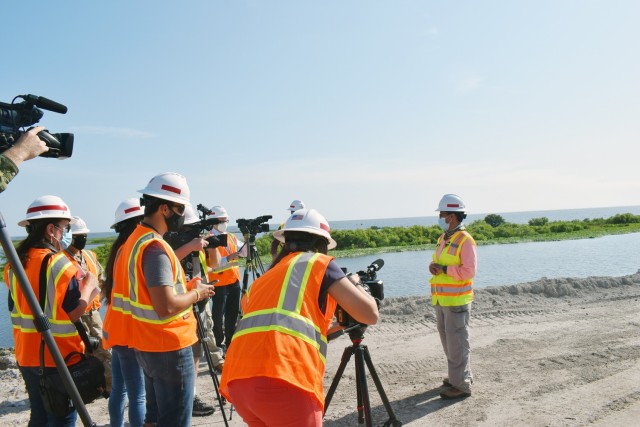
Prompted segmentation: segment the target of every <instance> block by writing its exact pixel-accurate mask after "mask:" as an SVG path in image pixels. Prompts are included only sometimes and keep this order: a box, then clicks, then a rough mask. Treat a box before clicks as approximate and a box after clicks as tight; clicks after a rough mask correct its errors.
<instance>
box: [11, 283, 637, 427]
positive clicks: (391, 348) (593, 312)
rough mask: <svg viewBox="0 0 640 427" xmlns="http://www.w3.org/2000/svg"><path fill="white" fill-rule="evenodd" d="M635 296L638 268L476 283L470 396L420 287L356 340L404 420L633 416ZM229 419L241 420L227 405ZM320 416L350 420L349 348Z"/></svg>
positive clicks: (15, 401)
mask: <svg viewBox="0 0 640 427" xmlns="http://www.w3.org/2000/svg"><path fill="white" fill-rule="evenodd" d="M639 298H640V272H638V273H636V274H634V275H631V276H624V277H590V278H585V279H571V278H567V279H553V280H552V279H549V280H547V279H542V280H538V281H535V282H531V283H525V284H520V285H513V286H501V287H495V288H486V289H480V290H477V291H476V301H475V302H474V305H473V308H472V314H471V325H472V331H471V333H472V336H471V346H472V370H473V374H474V385H473V390H472V392H473V394H472V396H471V397H469V398H467V399H464V400H458V401H443V400H441V399H440V398H439V393H440V391H441V390H442V389H441V387H440V386H441V383H442V378H443V377H444V376H446V370H445V369H446V361H445V359H444V355H443V352H442V348H441V345H440V341H439V336H438V333H437V331H436V325H435V321H434V314H433V309H432V307H431V305H430V301H429V300H428V299H427V298H426V297H404V298H395V299H387V300H385V301H384V303H383V307H382V308H381V321H380V323H379V324H378V325H375V326H371V327H369V328H368V329H367V330H366V331H365V339H364V341H363V344H365V345H367V347H368V350H369V353H370V355H371V360H372V362H373V365H374V367H375V370H376V372H377V373H378V376H379V378H380V381H381V384H382V387H383V388H384V391H385V392H386V395H387V396H388V399H389V401H390V403H391V408H392V410H393V413H394V414H395V417H396V418H397V420H398V421H399V422H401V423H402V425H405V426H426V425H462V426H514V425H521V426H582V425H596V426H627V425H638V422H639V421H638V420H640V311H639V308H640V304H639V302H638V300H639ZM351 345H352V343H351V340H350V339H349V337H348V336H343V337H340V338H338V339H335V340H333V341H331V342H330V344H329V356H328V359H327V369H326V374H325V392H326V391H327V390H328V389H329V385H330V384H331V382H332V380H333V378H334V375H335V373H336V370H337V368H338V365H339V364H340V360H341V357H342V354H343V351H344V349H345V348H346V347H350V346H351ZM3 368H4V369H3ZM0 369H2V370H0V380H1V381H2V387H1V388H0V425H2V426H24V425H26V423H27V420H28V416H29V404H28V400H27V396H26V393H25V391H24V386H23V383H22V380H21V378H20V375H19V373H18V371H17V369H15V365H9V367H8V368H6V367H3V366H0ZM367 377H368V380H369V381H368V384H369V393H368V394H369V396H370V398H371V402H372V420H373V425H383V424H384V423H385V422H386V421H387V420H388V419H389V415H388V414H387V412H386V411H385V408H384V406H383V405H382V402H381V399H380V396H379V393H378V391H377V390H376V386H375V384H374V383H373V381H371V376H370V374H369V373H367ZM198 385H199V390H200V395H201V397H203V398H205V399H207V400H210V401H213V400H214V398H215V393H214V391H213V387H212V380H211V377H209V375H208V373H207V370H206V366H205V365H201V373H200V375H199V377H198ZM88 409H89V413H90V414H91V417H92V419H93V421H94V422H95V423H96V424H97V425H98V426H106V425H108V423H109V420H108V414H107V402H106V400H101V401H98V402H95V403H92V404H90V405H89V406H88ZM227 411H228V406H227ZM227 417H228V412H227ZM78 425H81V423H80V422H78ZM193 425H195V426H204V425H216V426H221V425H224V423H223V419H222V416H221V414H220V411H219V410H218V411H216V413H214V414H213V415H211V416H208V417H201V418H194V419H193ZM229 425H230V426H242V425H245V424H244V423H243V422H242V421H241V419H240V418H239V416H238V415H237V414H235V413H234V414H233V418H232V420H231V421H229ZM325 425H326V426H355V425H358V420H357V412H356V386H355V360H354V358H351V359H350V360H349V362H348V363H347V367H346V370H345V372H344V375H343V376H342V378H341V379H340V381H339V383H338V386H337V389H336V392H335V395H334V397H333V400H332V401H331V403H330V405H329V407H328V408H327V412H326V416H325Z"/></svg>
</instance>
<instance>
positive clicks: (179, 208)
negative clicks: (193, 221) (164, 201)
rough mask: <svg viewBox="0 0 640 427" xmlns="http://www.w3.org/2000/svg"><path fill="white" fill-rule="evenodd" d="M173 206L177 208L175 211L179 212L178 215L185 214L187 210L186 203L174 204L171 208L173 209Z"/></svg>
mask: <svg viewBox="0 0 640 427" xmlns="http://www.w3.org/2000/svg"><path fill="white" fill-rule="evenodd" d="M173 208H176V210H175V211H174V212H175V213H177V214H178V215H180V216H182V215H184V210H185V208H186V207H185V205H177V204H172V205H171V206H170V207H169V209H171V210H173Z"/></svg>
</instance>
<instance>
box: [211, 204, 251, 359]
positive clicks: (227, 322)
mask: <svg viewBox="0 0 640 427" xmlns="http://www.w3.org/2000/svg"><path fill="white" fill-rule="evenodd" d="M207 219H216V220H218V221H219V222H218V224H215V225H214V226H213V229H212V230H211V235H213V236H220V235H226V236H227V244H226V246H218V247H216V248H208V249H207V252H208V253H209V264H208V265H209V267H211V268H212V269H213V271H212V272H211V273H209V282H213V281H214V280H217V281H218V282H217V283H216V284H215V287H216V293H215V295H214V296H213V298H211V302H212V307H211V313H212V315H213V335H214V336H215V338H216V345H217V346H218V347H221V348H223V349H226V348H227V347H228V346H229V343H230V342H231V337H232V336H233V333H234V332H235V329H236V322H237V320H238V313H239V312H240V267H239V266H238V258H239V257H246V256H247V247H246V245H243V246H242V249H241V250H240V251H238V245H239V244H240V243H239V241H238V238H237V237H236V236H235V234H233V233H227V225H228V224H229V214H228V213H227V210H226V209H225V208H224V207H222V206H214V207H213V208H211V214H210V215H209V216H207ZM215 252H217V254H216V253H215ZM223 322H224V323H223ZM223 324H224V329H223Z"/></svg>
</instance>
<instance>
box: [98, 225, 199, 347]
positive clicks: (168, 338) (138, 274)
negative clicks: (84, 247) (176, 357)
mask: <svg viewBox="0 0 640 427" xmlns="http://www.w3.org/2000/svg"><path fill="white" fill-rule="evenodd" d="M153 242H157V243H160V245H162V247H163V248H164V250H165V251H166V253H167V255H168V257H169V260H170V261H171V268H172V271H173V283H174V285H173V289H172V290H173V293H174V294H175V295H180V294H184V293H186V292H187V287H186V279H185V275H184V270H183V269H182V266H181V265H180V260H178V257H176V254H175V253H174V252H173V249H171V246H169V244H168V243H167V242H165V241H164V240H163V239H162V238H161V237H160V236H159V235H158V234H156V233H155V232H154V231H153V230H152V229H151V228H149V227H147V226H144V225H142V224H138V226H137V227H136V229H135V230H134V231H133V233H131V236H129V238H128V239H127V241H126V242H125V243H124V244H123V245H122V248H121V249H122V250H121V251H120V254H119V256H118V259H117V262H116V263H115V265H114V274H113V277H114V284H118V287H119V289H123V288H122V287H123V286H126V287H127V288H128V289H129V295H128V299H125V295H124V294H119V295H120V296H121V298H120V296H119V298H118V299H116V298H113V304H112V305H113V309H112V311H113V310H115V309H116V307H118V309H120V310H122V311H123V313H124V314H126V315H129V316H130V319H131V321H130V322H129V323H128V325H127V326H130V328H127V329H128V333H130V335H131V336H130V337H129V346H130V347H133V348H135V349H137V350H140V351H148V352H166V351H175V350H180V349H183V348H185V347H189V346H190V345H192V344H193V343H195V342H196V341H197V336H196V319H195V317H194V316H193V311H192V308H191V306H189V307H187V308H185V309H184V310H182V311H181V312H180V313H177V314H175V315H173V316H169V317H160V316H158V314H157V313H156V311H155V310H154V309H153V305H152V304H151V296H150V295H149V289H148V288H147V284H146V281H145V278H144V272H143V271H142V254H143V252H144V250H145V249H146V248H147V247H148V246H149V244H151V243H153ZM112 294H113V295H114V297H115V296H116V295H115V292H112ZM124 319H125V320H126V316H125V317H124ZM112 326H113V324H112ZM113 331H114V328H113V327H111V329H110V332H111V333H113ZM111 338H112V337H109V338H108V339H111Z"/></svg>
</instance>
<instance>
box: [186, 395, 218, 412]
mask: <svg viewBox="0 0 640 427" xmlns="http://www.w3.org/2000/svg"><path fill="white" fill-rule="evenodd" d="M215 410H216V408H214V407H213V406H211V405H207V404H206V403H204V402H203V401H202V400H200V398H199V397H198V396H195V397H194V398H193V410H192V411H191V415H193V416H194V417H206V416H207V415H211V414H213V413H214V412H215Z"/></svg>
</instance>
